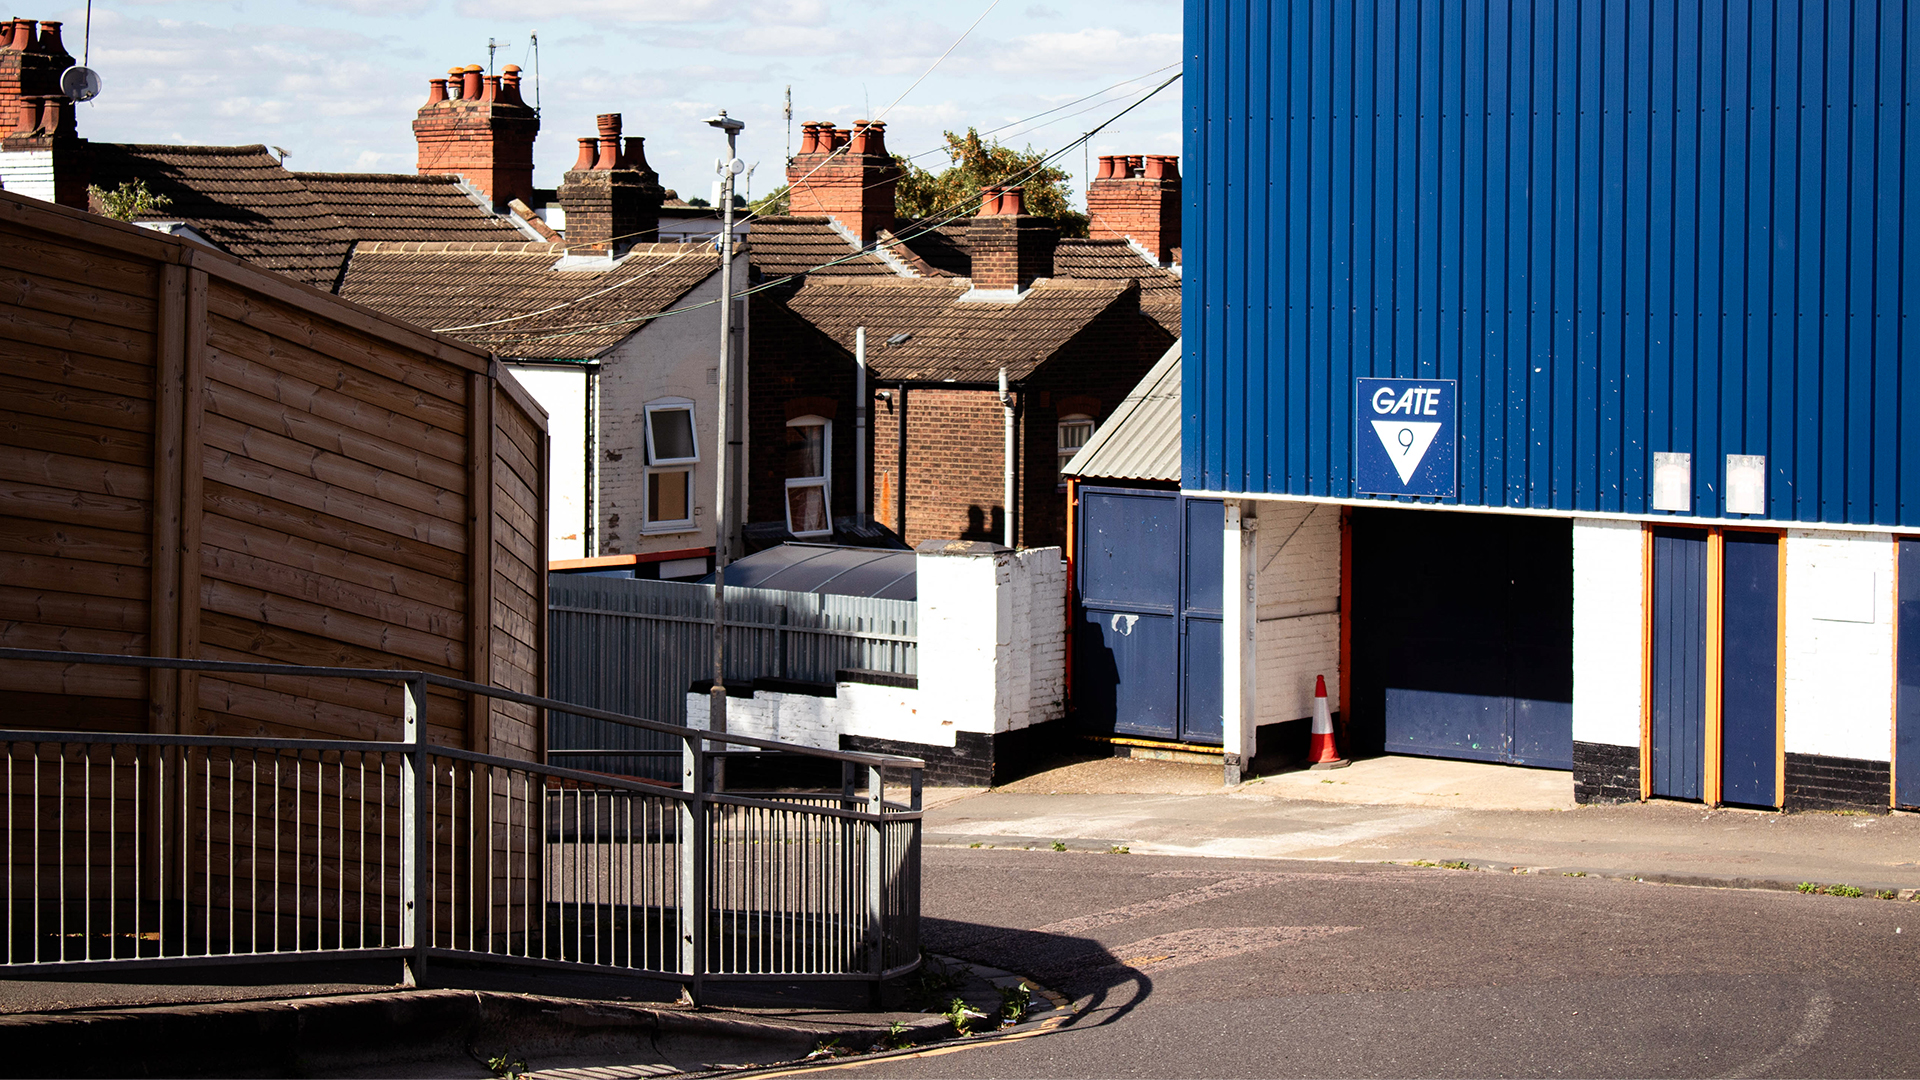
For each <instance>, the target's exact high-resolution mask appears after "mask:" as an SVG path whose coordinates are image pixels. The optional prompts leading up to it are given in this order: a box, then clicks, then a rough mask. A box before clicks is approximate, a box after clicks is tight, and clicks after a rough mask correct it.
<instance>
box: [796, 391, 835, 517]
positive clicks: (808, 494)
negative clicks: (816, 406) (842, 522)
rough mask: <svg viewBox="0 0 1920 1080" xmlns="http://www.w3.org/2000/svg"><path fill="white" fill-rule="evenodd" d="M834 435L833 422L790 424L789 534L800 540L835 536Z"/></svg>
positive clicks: (811, 419)
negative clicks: (828, 478) (800, 538)
mask: <svg viewBox="0 0 1920 1080" xmlns="http://www.w3.org/2000/svg"><path fill="white" fill-rule="evenodd" d="M832 433H833V422H832V421H831V420H827V419H826V418H824V417H819V416H796V417H794V418H793V419H791V420H789V421H787V532H789V533H791V534H792V535H794V536H796V537H806V536H831V535H833V516H832V512H831V510H830V507H831V506H832V505H833V503H832V500H831V498H830V495H831V490H830V486H829V482H828V480H827V476H828V474H829V471H830V469H831V468H832V465H833V440H832V438H831V435H832Z"/></svg>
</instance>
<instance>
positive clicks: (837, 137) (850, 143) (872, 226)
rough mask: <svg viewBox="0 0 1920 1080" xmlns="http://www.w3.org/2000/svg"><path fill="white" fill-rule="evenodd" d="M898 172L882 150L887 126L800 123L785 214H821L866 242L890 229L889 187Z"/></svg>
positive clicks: (789, 172) (790, 165) (862, 122)
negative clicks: (797, 146) (787, 212)
mask: <svg viewBox="0 0 1920 1080" xmlns="http://www.w3.org/2000/svg"><path fill="white" fill-rule="evenodd" d="M900 176H901V169H900V166H899V165H897V164H895V163H894V160H893V157H892V156H891V155H889V154H888V153H887V125H886V124H884V123H880V122H875V121H868V120H855V121H854V122H853V127H852V128H851V129H847V128H836V127H834V126H833V125H832V124H831V123H827V122H824V121H815V122H811V123H806V124H802V125H800V152H799V153H797V154H795V155H794V157H793V160H792V161H790V162H788V163H787V190H788V192H789V199H788V204H789V206H790V207H791V209H790V210H789V213H793V214H802V215H810V214H825V215H826V216H828V217H831V218H833V219H834V220H836V221H838V222H839V223H840V224H841V225H842V226H844V227H845V228H846V230H847V231H848V232H850V233H852V234H854V235H855V236H857V237H859V238H860V242H861V243H862V244H871V243H873V240H874V237H876V236H878V235H879V233H880V230H882V229H891V228H893V219H894V208H893V189H894V185H895V184H898V183H899V182H900Z"/></svg>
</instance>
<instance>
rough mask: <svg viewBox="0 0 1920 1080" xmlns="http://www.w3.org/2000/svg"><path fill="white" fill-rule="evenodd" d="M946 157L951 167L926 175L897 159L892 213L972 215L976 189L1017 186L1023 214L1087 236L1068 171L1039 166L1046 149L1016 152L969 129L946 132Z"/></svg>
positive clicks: (906, 215) (1068, 232)
mask: <svg viewBox="0 0 1920 1080" xmlns="http://www.w3.org/2000/svg"><path fill="white" fill-rule="evenodd" d="M946 134H947V156H948V157H949V158H950V159H951V160H952V162H953V164H952V167H950V168H948V169H945V170H943V171H941V172H937V173H935V172H929V171H928V170H926V169H922V168H921V167H919V166H918V165H915V164H914V163H913V162H911V161H908V160H907V159H906V158H904V157H899V156H896V157H895V158H894V160H895V161H898V162H899V163H900V167H901V169H902V170H904V175H903V176H901V178H900V184H899V186H898V187H896V188H895V189H894V208H895V212H896V213H898V214H899V215H900V217H902V218H920V217H932V216H936V215H937V216H939V217H942V218H945V217H950V216H953V215H954V214H956V213H958V214H962V215H966V214H972V213H974V212H975V211H976V210H977V209H978V207H979V205H980V189H981V188H983V187H986V186H988V185H990V184H1010V183H1015V182H1018V183H1019V184H1020V187H1021V188H1022V190H1024V191H1025V192H1026V204H1027V213H1029V214H1034V215H1037V216H1039V217H1043V218H1048V219H1051V220H1052V221H1053V223H1054V224H1055V225H1056V226H1058V227H1059V229H1060V235H1061V236H1085V235H1087V215H1085V214H1082V213H1080V212H1079V211H1077V210H1075V209H1074V208H1073V204H1072V201H1071V196H1072V191H1071V190H1070V189H1069V188H1068V187H1067V179H1068V177H1067V173H1066V172H1065V171H1064V170H1061V169H1056V168H1054V167H1053V166H1051V165H1042V164H1041V162H1043V161H1045V160H1046V158H1047V151H1045V150H1035V149H1034V148H1033V147H1032V146H1028V147H1027V148H1026V149H1024V150H1015V149H1014V148H1012V147H1010V146H1002V145H1001V144H1000V143H998V142H995V141H993V140H991V139H982V138H981V137H980V132H979V131H978V130H976V129H974V128H968V129H967V132H966V134H964V135H958V134H955V133H954V132H951V131H949V132H947V133H946Z"/></svg>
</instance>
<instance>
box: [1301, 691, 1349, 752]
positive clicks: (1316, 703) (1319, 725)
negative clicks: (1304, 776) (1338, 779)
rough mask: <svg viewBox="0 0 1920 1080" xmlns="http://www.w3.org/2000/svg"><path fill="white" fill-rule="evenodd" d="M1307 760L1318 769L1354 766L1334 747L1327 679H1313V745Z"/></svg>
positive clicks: (1309, 748)
mask: <svg viewBox="0 0 1920 1080" xmlns="http://www.w3.org/2000/svg"><path fill="white" fill-rule="evenodd" d="M1307 760H1308V761H1309V762H1310V763H1311V764H1312V767H1313V768H1316V769H1344V768H1346V767H1347V766H1348V765H1351V764H1353V763H1352V762H1350V761H1348V760H1347V759H1346V758H1343V757H1341V756H1340V751H1339V750H1338V749H1336V748H1335V747H1334V745H1333V717H1332V716H1331V715H1330V714H1329V713H1328V712H1327V677H1326V676H1325V675H1315V676H1314V677H1313V743H1312V744H1311V745H1310V746H1309V747H1308V748H1307Z"/></svg>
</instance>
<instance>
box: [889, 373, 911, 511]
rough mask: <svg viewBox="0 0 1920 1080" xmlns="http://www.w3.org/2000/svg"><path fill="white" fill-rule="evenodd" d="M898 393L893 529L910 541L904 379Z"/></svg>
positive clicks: (905, 390) (905, 389)
mask: <svg viewBox="0 0 1920 1080" xmlns="http://www.w3.org/2000/svg"><path fill="white" fill-rule="evenodd" d="M899 394H900V401H899V403H898V404H897V405H896V406H895V408H896V409H898V410H899V412H898V414H897V415H898V416H899V422H900V433H899V437H898V441H897V442H896V443H895V449H896V450H897V451H898V457H899V460H898V461H897V462H896V463H895V465H894V473H893V478H894V480H895V483H894V486H893V507H894V516H893V527H894V530H895V531H896V532H898V533H899V534H900V539H901V541H902V542H904V543H912V541H910V540H907V384H906V383H905V382H904V381H903V382H901V383H900V385H899Z"/></svg>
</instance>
